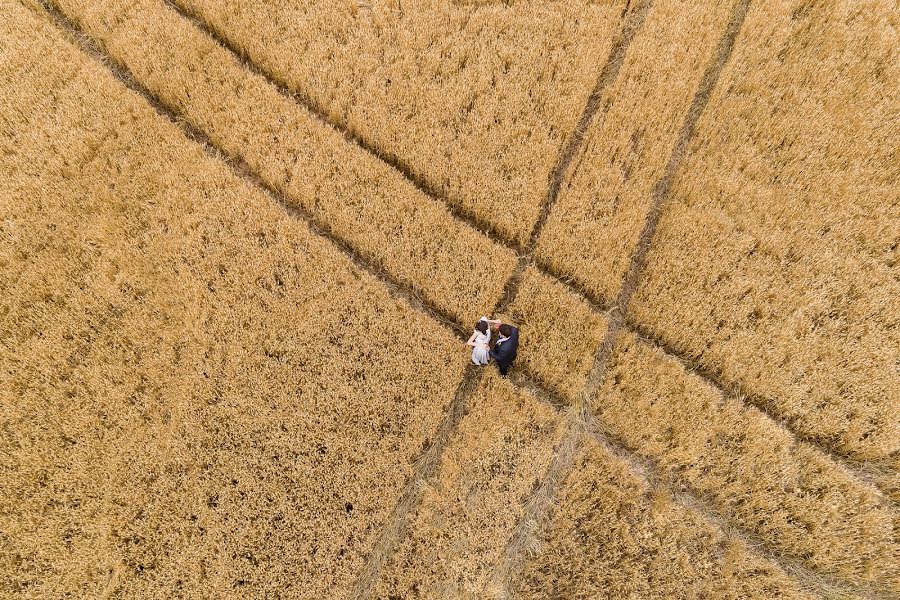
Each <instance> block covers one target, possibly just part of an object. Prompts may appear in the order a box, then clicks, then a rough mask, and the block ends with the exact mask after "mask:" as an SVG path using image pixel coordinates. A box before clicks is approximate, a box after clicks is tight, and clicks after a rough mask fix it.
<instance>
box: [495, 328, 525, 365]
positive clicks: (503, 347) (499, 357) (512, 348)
mask: <svg viewBox="0 0 900 600" xmlns="http://www.w3.org/2000/svg"><path fill="white" fill-rule="evenodd" d="M518 350H519V328H518V327H513V328H512V333H510V334H509V338H507V339H506V340H505V341H503V342H500V341H498V342H497V343H496V344H494V348H493V349H492V350H491V352H490V354H491V358H493V359H494V360H495V361H496V362H497V368H498V369H500V374H501V375H503V376H506V373H507V372H508V371H509V367H510V366H511V365H512V363H513V361H514V360H516V353H517V352H518Z"/></svg>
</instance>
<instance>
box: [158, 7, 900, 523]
mask: <svg viewBox="0 0 900 600" xmlns="http://www.w3.org/2000/svg"><path fill="white" fill-rule="evenodd" d="M162 1H163V2H164V3H165V4H166V5H167V6H169V7H170V8H171V9H172V10H174V11H176V12H177V13H178V14H180V15H181V16H182V17H183V18H185V19H187V20H188V21H190V22H191V23H192V24H193V25H194V26H195V27H196V28H197V29H198V30H200V31H201V32H203V33H204V34H205V35H207V36H209V37H210V38H211V39H213V40H215V42H216V43H217V44H219V45H220V46H221V47H223V48H225V49H226V50H228V51H229V52H231V53H232V54H233V55H234V56H235V58H236V59H237V60H238V61H239V62H240V64H241V65H242V66H243V67H244V68H246V69H247V70H249V71H250V72H252V73H254V74H255V75H257V76H259V77H261V78H263V79H265V80H266V81H267V82H268V83H269V84H270V85H271V86H273V88H275V89H276V90H277V91H278V93H280V94H281V95H282V96H284V97H285V98H288V99H289V100H291V101H292V102H296V103H297V104H298V105H300V106H301V107H302V108H304V109H305V110H307V111H308V112H309V113H310V114H312V115H313V116H315V117H316V118H317V119H318V120H320V121H321V122H323V123H325V124H327V125H329V126H330V127H331V128H332V129H334V130H335V131H338V132H340V133H341V134H342V135H343V136H344V138H345V139H346V140H348V141H349V142H351V143H353V144H354V145H356V146H357V147H358V148H360V149H362V150H363V151H365V152H367V153H369V154H371V155H372V156H374V157H375V158H377V159H378V160H380V161H382V162H383V163H385V164H387V165H388V166H390V167H392V168H393V169H394V170H395V171H397V172H398V173H399V174H400V175H402V176H403V178H404V179H406V180H407V181H408V182H409V183H410V184H412V185H413V186H414V187H415V188H416V189H418V190H419V191H420V192H422V193H424V194H426V195H427V196H429V197H431V198H432V199H433V200H436V201H438V202H441V203H443V204H444V205H445V206H446V208H447V210H448V211H449V213H450V214H451V216H452V217H453V218H454V219H456V220H457V221H459V222H460V223H462V224H464V225H466V226H468V227H471V228H473V229H475V230H477V231H479V232H480V233H482V234H483V235H485V236H486V237H488V238H490V239H491V240H492V241H493V242H495V243H496V244H497V245H499V246H502V247H504V248H506V249H509V250H512V251H514V252H517V253H519V254H520V255H521V254H529V255H530V259H529V260H528V261H527V262H523V261H522V260H520V263H519V267H522V270H519V269H517V270H516V271H515V273H516V279H515V281H514V283H515V284H516V287H517V285H518V283H520V282H521V278H522V276H523V275H524V268H525V267H527V266H528V265H534V266H535V267H536V268H537V270H538V271H539V272H540V273H541V274H542V275H544V276H546V277H548V278H550V279H552V280H554V281H556V282H558V283H560V284H562V285H563V286H565V287H566V288H568V289H569V290H570V291H571V292H573V293H575V294H576V295H577V296H579V297H580V298H581V299H583V300H585V302H586V303H587V305H588V306H589V307H590V308H591V310H593V311H594V312H595V313H596V314H605V313H606V312H607V311H608V310H609V308H610V300H609V299H606V298H602V297H600V296H598V295H596V294H594V293H593V292H591V291H590V290H588V289H586V288H585V287H584V286H582V285H580V284H579V283H577V282H576V281H575V280H574V279H572V278H571V277H569V276H567V275H565V274H564V273H559V272H558V271H557V270H556V269H554V268H553V267H551V266H550V265H547V264H545V263H544V262H543V261H540V260H538V259H537V258H536V257H535V256H534V246H535V245H536V243H537V239H538V237H539V233H540V231H541V229H542V226H543V223H544V222H545V221H546V220H547V218H548V216H549V213H550V209H551V208H552V205H553V203H554V202H555V199H556V197H557V196H558V194H559V192H560V187H561V185H562V182H563V180H564V178H563V175H565V173H566V172H567V170H568V167H569V165H570V163H571V161H572V159H573V158H574V156H575V155H576V154H577V148H579V147H580V146H581V144H582V143H583V137H584V134H585V132H586V130H587V127H588V126H589V124H590V121H591V120H592V118H593V117H594V115H595V113H596V111H597V104H599V102H600V100H601V97H602V92H603V90H604V89H605V88H606V87H608V84H609V83H611V82H612V81H614V80H615V78H616V76H617V75H618V70H619V68H620V67H621V64H622V59H623V57H624V53H625V49H626V47H627V43H625V44H623V43H622V40H623V39H627V40H628V41H630V36H631V35H633V33H634V31H631V32H630V33H629V32H628V31H623V34H625V35H623V36H621V37H620V38H619V40H617V42H616V43H614V45H613V47H612V48H611V51H610V57H609V59H607V62H606V64H605V65H604V68H603V70H602V72H601V74H600V77H599V79H598V85H597V86H596V87H595V88H594V90H593V92H592V93H591V95H590V97H589V99H588V102H587V105H586V107H585V110H584V111H583V113H582V115H581V118H580V119H579V122H578V125H577V126H576V128H575V130H574V132H573V134H572V136H570V138H569V139H568V141H567V143H566V146H565V148H564V149H563V152H562V156H563V157H564V160H561V161H559V162H558V163H557V165H556V168H555V169H554V171H553V172H552V174H551V179H550V187H549V189H548V193H547V197H546V198H545V199H544V201H543V203H542V205H541V211H540V213H539V217H538V220H537V221H536V223H535V225H534V226H533V227H532V231H531V235H530V236H529V239H528V240H527V241H526V243H525V244H523V245H519V244H516V243H514V242H511V241H509V239H508V238H507V237H506V236H505V235H504V234H502V233H501V232H500V231H499V230H497V228H496V227H495V226H494V225H492V224H491V223H489V222H487V221H485V220H483V219H480V218H479V217H477V216H476V215H474V214H472V213H470V212H467V211H465V210H464V209H462V208H461V207H459V206H458V205H457V204H455V203H453V202H452V201H451V200H450V199H449V198H448V197H447V196H446V195H445V194H443V193H442V192H441V191H440V190H438V189H437V188H435V187H434V186H432V185H431V184H429V183H428V181H427V180H426V179H425V178H424V177H422V176H421V175H419V174H417V173H416V172H415V170H414V169H413V168H412V167H410V166H409V165H408V164H407V163H405V162H404V161H403V160H402V159H401V158H399V157H398V156H396V155H394V154H393V153H391V152H389V151H387V150H384V149H382V148H380V147H378V146H377V145H376V144H374V143H372V142H370V141H369V140H367V139H366V138H365V137H364V136H363V135H362V134H361V133H359V132H358V131H355V130H353V129H352V128H351V127H350V126H348V125H347V124H346V123H342V122H341V121H339V120H337V119H335V118H332V117H331V116H329V114H328V111H327V110H326V109H325V108H324V107H323V106H321V105H320V104H318V103H317V102H316V101H315V100H314V99H313V98H311V97H310V96H309V95H307V94H303V93H301V92H299V91H294V90H292V89H291V86H290V84H289V83H288V82H287V81H286V80H285V79H284V78H282V77H279V76H278V75H276V74H273V73H271V72H269V71H267V70H265V69H263V68H262V67H260V66H259V65H258V64H257V63H256V62H254V60H253V59H252V58H251V57H250V56H248V54H247V53H246V52H245V51H243V50H242V49H241V48H239V47H238V45H237V44H236V43H235V42H234V41H233V40H232V39H230V38H229V37H228V34H227V32H221V31H219V30H217V29H216V28H215V27H214V26H211V25H210V24H208V23H207V22H206V21H204V20H203V18H202V17H201V16H200V15H199V14H197V13H196V12H195V11H193V10H192V9H191V8H190V7H188V6H186V5H185V3H184V0H162ZM649 4H652V0H650V2H645V4H644V5H643V6H641V7H638V8H635V9H633V11H632V14H634V15H640V14H641V13H642V11H645V10H646V8H647V6H649ZM626 10H628V8H627V7H626ZM645 14H646V13H645V12H644V13H643V15H644V16H645ZM642 20H643V16H640V17H639V19H635V20H633V21H631V24H630V25H629V23H626V28H627V27H629V26H633V27H635V28H637V27H639V26H640V24H641V22H642ZM601 83H602V84H603V85H599V84H601ZM606 108H607V107H604V108H603V111H604V112H605V110H606ZM657 185H665V186H666V187H668V186H669V185H671V179H669V180H667V181H665V182H663V181H662V180H660V181H659V182H658V183H657ZM654 193H655V192H654ZM508 291H509V290H506V291H505V292H504V297H505V298H506V301H505V302H504V304H503V305H502V307H501V309H505V308H506V307H507V306H509V305H510V304H511V303H512V301H513V300H514V298H515V295H510V294H509V293H508ZM614 304H615V300H613V305H614ZM443 316H444V319H445V320H446V319H447V318H448V315H446V314H444V315H443ZM624 327H625V328H626V330H629V331H632V332H634V333H637V334H639V335H640V336H641V337H642V338H648V339H652V340H653V342H654V345H655V346H656V347H658V348H660V349H661V350H663V351H664V352H665V353H666V354H668V355H670V356H672V357H674V358H676V359H677V360H678V361H679V362H681V363H682V364H684V365H687V366H689V368H690V370H691V371H692V372H696V373H698V374H700V375H701V376H702V377H703V378H704V379H705V380H706V381H707V383H709V384H710V385H712V386H713V387H715V388H716V389H717V390H718V391H719V392H721V393H722V394H724V395H727V396H732V397H738V398H740V399H741V401H742V402H745V403H748V404H750V405H752V406H754V407H755V408H757V409H759V410H760V411H762V412H763V413H765V414H766V415H768V416H769V417H770V418H771V419H772V420H774V421H775V422H777V423H779V424H780V425H781V426H783V427H785V428H786V429H787V430H788V431H789V432H790V433H791V435H792V436H793V437H794V438H796V439H798V440H801V441H803V442H805V443H807V444H809V445H811V446H814V447H816V448H817V449H819V450H820V451H821V452H822V453H824V454H826V455H828V456H829V457H830V458H831V459H833V460H835V461H836V462H838V463H839V464H841V465H842V467H843V468H844V469H846V470H847V472H848V473H850V474H851V475H852V476H853V477H854V478H856V479H859V480H860V481H863V482H865V483H866V484H867V485H869V486H870V487H872V488H874V489H875V490H876V491H877V493H878V495H879V496H881V497H883V498H885V500H886V501H888V502H892V503H894V505H895V506H896V502H894V501H893V500H892V499H891V498H890V497H889V496H888V495H887V494H885V493H884V491H883V490H882V489H881V488H880V487H879V485H878V483H877V482H875V480H874V479H873V477H872V476H871V475H869V474H868V472H869V471H878V470H879V466H878V465H873V464H870V463H869V462H862V461H858V460H854V459H852V458H851V457H849V456H848V455H847V454H846V453H845V452H843V451H842V450H841V449H840V448H838V447H837V446H836V445H834V444H832V443H830V442H828V441H827V440H822V439H821V438H818V437H815V436H813V435H808V434H804V433H803V432H800V431H797V430H796V429H795V428H793V427H792V426H791V424H790V423H789V422H786V421H785V420H784V419H783V418H781V417H779V416H777V415H776V414H775V413H774V412H773V411H772V409H771V403H769V402H768V401H767V400H766V399H765V398H764V397H762V396H760V395H759V394H756V393H753V392H750V391H749V390H747V389H746V388H745V386H743V385H741V384H739V383H737V382H734V381H726V380H724V379H722V377H721V376H720V375H719V374H718V373H715V372H714V371H711V370H710V369H705V368H702V367H701V366H700V365H699V364H697V363H696V361H694V360H692V359H691V358H690V357H689V355H688V354H687V353H686V352H685V351H683V350H681V349H679V348H677V347H675V346H674V345H672V344H670V343H668V342H666V340H664V339H663V338H662V337H661V336H659V335H655V334H653V333H651V332H649V331H647V330H646V328H644V327H642V326H640V325H638V324H636V323H633V322H630V321H629V320H627V319H626V321H625V323H624Z"/></svg>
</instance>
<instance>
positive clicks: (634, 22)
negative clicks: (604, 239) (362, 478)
mask: <svg viewBox="0 0 900 600" xmlns="http://www.w3.org/2000/svg"><path fill="white" fill-rule="evenodd" d="M165 1H167V2H168V1H170V0H165ZM651 4H652V0H646V1H645V2H644V3H643V4H642V6H641V8H640V9H637V10H635V12H634V13H632V14H631V15H628V17H627V18H625V19H624V20H623V23H622V32H621V33H620V35H619V36H618V37H617V40H616V41H615V42H614V43H613V46H612V48H611V49H610V53H609V56H608V57H607V60H606V63H605V64H604V66H603V69H602V70H601V73H600V75H599V77H598V79H597V83H596V84H595V86H594V88H593V90H592V91H591V95H590V97H589V99H588V102H587V105H586V106H585V108H584V111H583V112H582V115H581V117H580V119H579V121H578V124H577V125H576V127H575V128H574V130H573V131H572V133H571V135H570V137H569V139H568V141H567V143H566V145H565V147H564V150H563V151H562V153H561V154H560V156H559V158H558V160H557V164H556V165H555V168H554V170H553V175H552V177H551V183H550V186H549V187H548V190H547V195H546V196H545V197H544V201H543V203H542V205H541V211H540V216H539V217H538V219H537V220H536V221H535V223H534V224H533V225H532V227H531V231H530V233H529V236H528V242H527V244H526V246H525V248H524V253H522V254H520V255H519V260H518V262H517V264H516V268H515V269H514V270H513V272H512V274H511V275H510V277H509V279H507V280H506V284H505V285H504V286H503V291H502V292H501V294H500V298H499V299H498V300H497V304H496V306H495V307H494V310H493V313H492V315H497V314H499V313H503V312H505V311H506V309H507V308H508V307H509V305H510V304H511V303H512V302H513V300H515V298H516V296H517V295H518V293H519V289H520V287H521V284H522V281H523V279H524V276H525V270H526V269H527V268H528V266H529V265H530V264H532V263H533V259H534V248H535V246H536V245H537V240H538V238H539V237H540V235H541V231H542V230H543V227H544V224H545V223H546V222H547V216H548V215H549V214H550V209H551V207H552V205H553V203H554V202H555V200H556V198H557V197H558V196H559V190H560V188H561V184H562V180H563V178H564V177H565V172H566V168H567V167H568V165H569V163H570V162H571V161H572V158H573V157H574V156H575V154H576V153H577V151H578V149H579V148H580V146H581V143H582V141H583V139H584V133H585V131H586V130H587V127H588V125H589V124H590V122H591V119H592V118H593V116H594V114H595V113H596V112H597V108H598V107H599V105H600V98H601V97H602V95H603V92H604V90H605V89H606V87H607V86H608V85H609V83H611V82H612V81H614V80H615V78H616V76H617V75H618V72H619V67H620V66H621V63H622V60H623V58H624V56H625V51H626V50H627V48H628V45H629V44H630V42H631V39H632V37H633V35H634V32H635V31H636V30H637V29H638V28H639V27H640V25H641V24H643V22H644V18H645V17H646V15H647V12H648V11H649V9H650V6H651ZM635 15H636V16H635ZM632 17H634V18H632ZM492 239H493V238H492ZM495 241H496V240H495ZM468 368H469V370H468V371H467V374H466V377H465V378H464V383H463V384H461V385H460V389H459V390H458V391H457V394H456V396H454V399H453V403H452V405H451V410H450V417H451V419H452V420H453V423H452V426H449V427H448V428H444V427H443V426H442V427H441V430H440V434H439V437H438V438H437V439H438V440H440V447H439V448H438V449H437V451H436V456H435V458H434V460H433V462H428V463H427V466H426V468H423V469H421V470H418V471H417V476H418V479H417V480H414V481H411V482H410V483H409V484H408V486H407V488H406V489H405V490H404V493H403V495H402V496H401V499H400V502H399V503H398V505H397V507H396V508H395V510H394V513H392V519H391V520H390V521H389V524H388V525H387V526H386V527H385V529H383V530H382V532H381V534H380V535H379V538H378V542H377V543H376V546H375V550H374V551H373V553H372V554H371V555H370V560H368V561H366V565H365V566H364V567H363V570H362V572H361V573H360V576H359V578H358V579H357V581H356V583H355V584H354V586H353V591H352V593H351V595H350V598H352V599H353V600H367V599H368V598H370V597H371V595H372V593H373V592H374V590H375V587H376V586H377V584H378V578H379V576H380V572H381V569H382V568H383V567H384V565H385V564H387V562H388V560H390V558H391V557H392V556H393V554H394V552H395V551H396V546H397V544H398V543H399V542H400V540H401V538H402V537H403V535H404V534H405V525H406V524H407V523H408V522H409V520H410V519H411V518H412V517H413V516H414V512H415V510H416V509H417V507H418V500H419V497H420V496H421V490H422V488H423V487H424V485H423V484H424V482H425V481H427V480H428V479H431V478H432V477H434V476H435V475H436V474H437V468H438V466H439V463H440V456H441V455H442V454H443V449H444V447H445V446H446V445H447V443H448V442H449V440H450V437H451V435H452V434H453V431H455V429H456V425H458V424H459V421H460V420H461V419H462V416H463V415H464V414H465V407H466V405H467V404H468V399H469V397H470V396H471V394H472V393H473V392H474V390H475V388H476V387H477V384H478V381H479V380H480V378H481V374H482V373H483V370H482V369H479V368H478V367H475V366H474V365H471V364H470V365H469V367H468ZM488 368H490V367H488ZM473 371H474V374H473ZM470 379H471V381H472V385H471V386H466V387H465V389H463V388H464V384H466V383H467V382H468V381H469V380H470ZM429 450H430V449H429ZM423 464H425V463H423ZM412 496H414V498H413V497H412Z"/></svg>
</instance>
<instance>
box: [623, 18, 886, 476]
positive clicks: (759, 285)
mask: <svg viewBox="0 0 900 600" xmlns="http://www.w3.org/2000/svg"><path fill="white" fill-rule="evenodd" d="M794 4H795V3H793V2H778V3H775V4H770V3H766V4H765V5H762V4H760V5H759V6H758V7H757V8H756V9H755V10H751V11H750V14H749V15H748V17H747V22H746V24H745V29H744V32H743V34H742V35H741V37H740V38H739V40H738V44H737V47H736V48H735V53H734V57H733V58H732V61H731V62H730V64H729V66H728V67H727V68H726V70H725V72H724V73H723V79H722V82H721V84H720V85H719V86H718V87H717V91H716V93H715V94H714V95H713V97H712V98H711V99H710V104H709V107H708V109H707V112H706V116H705V117H704V119H703V120H702V121H701V123H700V126H699V128H698V132H697V135H696V138H695V140H694V143H693V144H692V146H691V150H690V152H689V153H688V158H687V160H686V161H685V162H686V164H685V165H684V167H683V168H682V169H681V171H680V172H679V174H678V178H677V181H676V183H675V189H674V191H673V194H672V203H671V206H669V208H668V209H667V210H666V211H665V213H664V214H663V218H662V221H661V223H660V228H659V232H658V235H657V240H656V241H655V242H654V244H653V246H652V247H651V253H650V259H649V261H648V265H647V271H646V276H645V277H644V279H643V280H642V282H641V285H640V288H639V290H638V292H637V293H636V294H635V298H634V302H633V303H632V310H631V315H630V317H629V318H630V319H632V320H634V321H635V322H636V323H639V324H640V326H641V328H642V329H645V330H647V331H649V332H652V335H653V336H654V337H659V338H660V339H662V340H664V341H665V342H666V343H668V344H671V345H672V346H674V347H676V348H679V349H680V350H681V351H682V352H684V353H685V354H686V355H688V356H691V357H695V358H696V360H697V361H698V362H699V363H700V365H701V366H702V367H703V368H704V369H705V370H708V371H710V372H715V373H717V374H719V376H720V377H721V379H723V380H724V381H726V382H728V383H729V384H738V385H740V386H741V387H742V388H744V389H745V390H746V391H747V392H748V393H749V394H751V395H752V396H754V397H756V398H757V401H758V403H759V404H761V405H762V406H764V407H765V408H766V409H767V410H769V411H771V412H772V413H773V414H775V415H777V416H778V417H779V418H780V419H782V420H784V421H785V422H788V423H790V425H791V427H792V428H793V429H795V430H796V431H798V432H799V433H800V434H801V435H802V436H804V437H805V438H808V439H811V440H815V441H817V442H820V443H823V444H826V445H827V446H828V447H829V448H832V449H833V450H835V451H838V452H841V453H843V454H846V455H849V456H851V457H854V458H856V459H860V460H874V461H892V462H893V465H892V468H893V469H894V470H895V472H896V468H897V464H898V463H897V461H898V457H900V418H898V416H900V369H898V356H900V329H898V327H897V324H898V322H900V302H897V300H896V299H897V298H900V282H898V277H897V275H898V271H897V258H898V256H900V254H898V252H900V249H898V240H900V195H898V194H897V181H898V180H900V161H898V160H897V153H896V144H895V143H894V142H892V140H897V139H900V119H898V118H897V116H898V101H897V98H900V61H898V60H897V58H898V56H897V47H898V45H897V43H896V41H897V40H896V39H895V38H896V24H895V23H894V24H892V21H891V20H892V19H895V11H894V12H892V6H893V4H892V3H890V2H866V3H864V5H860V6H859V7H856V6H850V5H844V4H841V3H838V2H826V3H823V4H822V5H821V6H818V5H817V6H815V7H813V6H811V5H810V6H802V5H801V6H795V5H794Z"/></svg>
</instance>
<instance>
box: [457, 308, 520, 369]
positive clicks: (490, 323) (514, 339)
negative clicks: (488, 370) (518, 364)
mask: <svg viewBox="0 0 900 600" xmlns="http://www.w3.org/2000/svg"><path fill="white" fill-rule="evenodd" d="M491 327H493V328H495V329H496V330H497V334H498V336H499V337H498V338H497V342H496V343H495V344H494V347H493V348H491ZM466 345H467V346H472V362H473V363H475V364H476V365H478V366H479V367H481V366H484V365H486V364H488V363H489V362H491V359H492V358H493V359H494V362H496V363H497V368H498V369H500V374H501V375H503V376H504V377H506V374H507V373H508V372H509V367H510V366H511V365H512V363H513V361H514V360H515V359H516V353H517V352H518V350H519V328H518V327H513V326H512V325H510V324H509V323H501V322H500V321H499V320H497V319H488V318H487V317H481V318H480V319H478V322H477V323H475V331H473V332H472V336H471V337H470V338H469V341H468V342H466Z"/></svg>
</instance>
